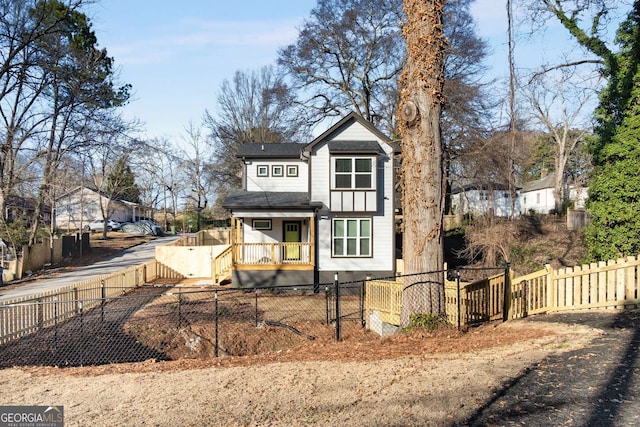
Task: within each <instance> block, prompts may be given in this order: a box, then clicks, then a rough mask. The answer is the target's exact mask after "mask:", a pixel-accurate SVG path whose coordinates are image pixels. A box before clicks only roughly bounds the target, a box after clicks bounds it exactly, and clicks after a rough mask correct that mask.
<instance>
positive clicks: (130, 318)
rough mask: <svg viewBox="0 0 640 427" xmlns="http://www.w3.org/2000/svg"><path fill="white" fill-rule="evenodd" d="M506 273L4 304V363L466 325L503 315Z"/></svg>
mask: <svg viewBox="0 0 640 427" xmlns="http://www.w3.org/2000/svg"><path fill="white" fill-rule="evenodd" d="M478 275H484V277H485V278H484V279H481V280H474V279H477V277H478ZM443 276H444V293H443V292H442V289H443V288H442V279H443ZM508 277H509V272H508V269H491V270H486V271H485V270H483V271H480V270H478V269H466V268H461V269H456V270H448V271H447V270H441V271H435V272H428V273H420V274H412V275H404V276H394V277H388V278H378V279H370V280H366V281H362V282H349V283H338V281H336V282H335V283H326V284H309V285H300V286H283V287H269V288H247V289H237V288H235V289H234V288H224V287H216V288H200V287H188V286H184V285H180V284H167V285H161V284H156V285H144V286H139V287H136V288H132V289H130V290H128V291H127V292H126V293H124V294H123V292H122V290H121V288H117V291H118V292H110V289H109V288H108V287H105V286H102V287H100V292H99V293H95V292H93V293H92V292H84V293H83V294H82V295H81V294H79V293H64V294H57V295H56V297H55V298H46V299H31V300H25V301H20V302H18V303H15V304H6V305H0V320H1V322H2V323H3V324H2V325H0V331H3V330H7V331H9V330H10V331H13V332H10V333H7V334H4V335H2V336H0V342H2V343H3V344H2V345H0V368H5V367H11V366H33V365H35V366H60V367H65V366H87V365H101V364H110V363H124V362H139V361H145V360H149V359H154V360H178V359H185V358H192V359H193V358H198V359H208V358H215V357H225V356H249V355H257V354H264V353H269V352H278V351H286V350H289V349H292V348H294V347H297V346H302V345H305V344H306V343H310V342H314V341H315V340H325V341H327V340H329V341H330V340H338V341H339V340H344V339H350V338H354V339H360V338H362V337H363V334H365V333H366V331H367V330H369V329H371V330H373V331H375V332H377V333H379V334H380V335H386V334H388V333H394V332H396V331H398V329H400V328H401V327H404V326H407V325H410V324H411V323H412V322H415V321H416V318H411V317H409V316H410V315H419V316H420V315H422V314H426V315H425V316H422V317H420V318H419V319H418V321H420V322H424V321H428V322H431V321H434V320H435V321H443V322H447V323H449V324H450V325H454V326H455V325H457V326H458V327H459V328H460V327H461V326H463V325H469V324H474V323H479V322H485V321H489V320H494V319H498V318H501V317H502V315H503V313H504V306H503V302H504V295H505V290H506V289H507V288H508V286H509V284H508ZM110 295H111V296H110ZM433 315H435V316H436V317H433ZM403 316H404V317H405V318H403ZM23 323H24V325H23ZM9 325H11V326H16V327H11V328H8V327H7V326H9ZM15 331H19V332H15Z"/></svg>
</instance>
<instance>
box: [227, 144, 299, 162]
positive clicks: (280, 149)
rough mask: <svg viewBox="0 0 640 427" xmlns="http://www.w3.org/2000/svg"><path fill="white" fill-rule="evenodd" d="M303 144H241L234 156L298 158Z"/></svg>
mask: <svg viewBox="0 0 640 427" xmlns="http://www.w3.org/2000/svg"><path fill="white" fill-rule="evenodd" d="M303 148H304V144H296V143H276V144H261V143H256V142H251V143H246V144H242V145H241V146H240V148H239V149H238V153H237V154H236V157H241V158H242V157H250V158H294V159H296V158H299V157H300V153H301V151H302V149H303Z"/></svg>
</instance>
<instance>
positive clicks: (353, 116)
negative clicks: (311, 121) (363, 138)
mask: <svg viewBox="0 0 640 427" xmlns="http://www.w3.org/2000/svg"><path fill="white" fill-rule="evenodd" d="M355 122H357V123H359V124H361V125H362V126H363V127H365V128H366V129H367V130H368V131H369V132H371V133H373V134H374V135H375V136H376V138H378V139H380V140H381V141H384V142H385V143H387V144H391V139H389V137H388V136H386V135H385V134H383V133H382V132H380V131H379V130H378V129H377V128H376V127H375V126H374V125H373V123H371V122H369V121H367V120H365V119H364V117H362V116H361V115H360V114H357V113H355V112H351V113H349V114H347V115H346V116H344V117H343V118H342V120H340V121H339V122H338V123H336V124H335V125H333V126H331V127H330V128H329V129H327V130H326V131H324V132H323V133H322V135H320V136H318V137H317V138H316V139H314V140H313V141H311V142H310V143H308V144H307V145H306V146H305V147H304V151H305V152H310V151H311V150H312V149H313V147H314V146H315V145H316V144H318V143H320V142H322V141H324V140H326V139H327V138H329V137H330V136H331V135H332V134H333V133H335V132H338V131H339V130H341V129H343V128H345V127H347V126H349V125H351V124H353V123H355Z"/></svg>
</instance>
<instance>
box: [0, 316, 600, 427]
mask: <svg viewBox="0 0 640 427" xmlns="http://www.w3.org/2000/svg"><path fill="white" fill-rule="evenodd" d="M601 334H602V331H601V330H600V329H596V328H592V327H589V326H585V325H567V324H565V323H552V322H541V321H535V322H532V321H529V320H516V321H511V322H508V323H495V324H489V325H484V326H482V327H479V328H473V329H471V330H469V331H468V332H466V333H459V332H457V331H456V330H454V329H442V330H438V331H436V332H428V331H424V330H422V331H421V330H418V331H414V332H412V333H409V334H399V335H396V336H393V337H387V338H379V337H375V336H373V335H372V334H371V335H370V336H368V337H367V339H361V338H362V337H361V338H359V339H357V340H346V341H345V342H340V343H336V342H334V341H332V340H330V339H320V340H315V341H314V342H312V343H308V344H306V345H304V346H302V347H299V348H294V349H291V350H287V351H280V352H274V353H267V354H261V355H257V356H244V357H222V358H218V359H210V360H193V359H192V360H180V361H171V362H158V361H154V360H149V361H146V362H141V363H133V364H118V365H104V366H98V367H86V368H67V369H59V368H11V369H4V370H0V405H63V406H64V412H65V425H68V426H86V425H92V426H114V425H136V426H214V425H216V426H265V425H269V426H306V425H318V426H329V425H330V426H337V425H344V426H346V425H349V426H372V425H376V426H391V425H394V426H399V425H402V426H432V425H434V426H445V425H447V426H449V425H456V424H461V423H464V421H465V420H467V419H469V417H471V416H472V414H474V412H475V411H476V410H477V409H478V408H479V407H481V406H483V405H484V404H485V403H486V402H487V401H489V400H491V399H493V398H494V397H495V395H496V393H497V392H498V390H499V388H500V387H501V385H502V384H504V383H505V382H508V381H509V380H510V379H512V378H515V377H517V376H518V375H519V374H521V373H522V372H523V371H526V370H527V369H529V368H531V367H532V366H535V365H536V364H538V363H539V362H541V361H542V360H543V359H544V358H545V357H547V356H549V355H552V354H559V353H562V352H566V351H571V350H575V349H577V348H581V347H583V346H585V345H586V344H588V343H589V342H591V340H592V339H594V338H596V337H598V336H600V335H601Z"/></svg>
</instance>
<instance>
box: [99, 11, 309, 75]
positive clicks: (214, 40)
mask: <svg viewBox="0 0 640 427" xmlns="http://www.w3.org/2000/svg"><path fill="white" fill-rule="evenodd" d="M297 24H298V22H297V21H295V22H294V21H234V22H232V21H225V22H219V21H202V20H200V21H195V20H183V21H180V22H178V23H177V25H175V24H174V25H172V26H171V28H153V29H150V30H149V31H146V32H145V31H138V32H137V33H136V34H137V35H138V38H137V39H133V40H131V39H129V40H127V41H126V42H125V41H120V42H116V43H112V44H111V45H110V46H109V54H110V55H112V56H114V57H115V58H116V62H117V63H118V64H120V65H140V64H159V63H162V62H165V61H167V60H169V59H171V58H175V57H178V56H181V55H182V54H183V53H185V52H189V53H193V52H201V54H203V55H207V54H212V51H213V50H216V49H221V48H238V49H243V50H244V49H249V50H251V49H263V50H271V51H276V50H277V48H279V47H281V46H284V45H286V44H287V43H291V42H293V41H294V40H295V38H296V37H297V34H298V31H297V29H296V25H297ZM237 53H239V52H237Z"/></svg>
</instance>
